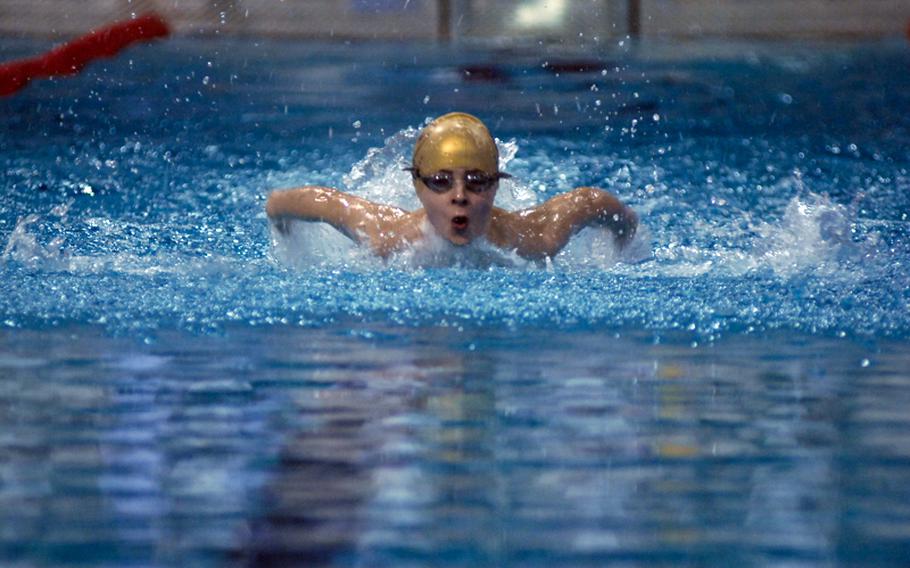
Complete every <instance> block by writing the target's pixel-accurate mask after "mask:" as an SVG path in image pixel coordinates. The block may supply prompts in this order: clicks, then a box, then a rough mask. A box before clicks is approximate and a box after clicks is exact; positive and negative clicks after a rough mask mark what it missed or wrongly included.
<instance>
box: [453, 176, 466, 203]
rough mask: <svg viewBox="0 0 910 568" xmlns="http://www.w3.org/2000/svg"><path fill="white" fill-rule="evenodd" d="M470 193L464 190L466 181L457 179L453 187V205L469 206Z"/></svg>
mask: <svg viewBox="0 0 910 568" xmlns="http://www.w3.org/2000/svg"><path fill="white" fill-rule="evenodd" d="M467 204H468V192H467V191H465V188H464V180H463V179H456V180H455V183H454V186H453V187H452V205H467Z"/></svg>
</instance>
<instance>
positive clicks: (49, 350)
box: [0, 39, 910, 566]
mask: <svg viewBox="0 0 910 568" xmlns="http://www.w3.org/2000/svg"><path fill="white" fill-rule="evenodd" d="M0 45H2V46H3V51H2V53H3V54H4V58H7V57H10V58H11V57H15V56H19V55H23V56H24V55H28V54H31V53H34V52H37V51H39V50H40V49H42V48H43V47H46V46H45V45H42V44H40V43H38V42H34V41H24V40H13V39H5V40H3V41H2V43H0ZM908 60H910V48H908V46H907V45H906V42H899V41H893V42H881V43H872V44H851V45H844V44H824V43H820V44H786V45H777V44H775V45H763V44H738V43H734V42H700V43H693V44H690V45H685V46H677V45H661V44H649V45H646V46H639V47H633V46H630V45H627V44H622V45H609V46H588V47H587V48H585V49H572V48H557V47H554V46H520V45H518V46H516V45H512V46H495V45H492V46H463V47H459V48H451V49H450V48H444V47H436V46H430V45H415V46H402V45H399V44H377V43H371V44H342V43H338V44H316V43H288V42H283V43H271V42H254V41H251V40H207V41H193V40H185V39H183V40H174V41H169V42H167V43H160V44H156V45H152V46H144V47H141V48H135V49H132V50H130V51H128V52H126V53H124V54H123V55H122V56H121V57H119V58H117V59H114V60H108V61H104V62H100V63H97V64H95V65H93V66H92V67H90V68H89V69H88V70H87V71H85V72H84V73H82V74H81V75H80V76H78V77H74V78H70V79H66V80H59V81H54V82H43V83H36V84H34V85H32V86H30V87H29V88H28V89H27V90H25V91H23V92H22V93H21V94H20V95H19V96H17V97H14V98H10V99H3V100H0V112H2V116H3V118H2V121H3V125H4V126H3V129H2V131H0V156H2V161H3V168H0V175H2V183H3V188H4V193H3V196H2V201H0V245H2V246H3V247H4V248H3V252H2V261H0V278H2V284H0V286H2V294H0V324H2V325H3V326H4V330H3V331H2V332H0V369H2V372H0V376H2V377H3V380H2V381H0V409H2V410H0V426H2V427H0V432H2V434H0V449H2V451H0V455H2V456H3V457H2V458H0V559H2V560H3V561H4V563H6V564H14V565H16V564H19V565H29V566H31V565H48V566H49V565H68V564H93V565H111V566H124V565H143V566H145V565H161V566H177V565H186V564H200V565H225V564H227V565H235V564H236V565H272V564H275V565H289V564H298V565H307V566H312V565H338V566H360V565H364V566H412V565H413V566H419V565H428V564H432V565H444V566H536V565H541V566H542V565H546V566H553V565H556V566H585V565H592V566H594V565H603V564H604V563H608V562H609V563H613V564H616V565H648V566H654V565H670V564H674V565H675V564H680V563H690V564H697V565H701V564H706V565H730V564H732V563H734V562H739V563H747V564H787V565H807V566H819V565H832V564H833V565H837V564H847V565H849V564H860V563H861V564H864V565H875V564H877V565H900V564H902V561H903V560H904V559H905V558H907V556H908V554H910V510H908V509H907V507H906V505H904V503H905V502H908V499H907V497H908V492H907V489H906V487H907V481H908V479H910V443H908V442H907V434H908V430H910V424H908V420H907V418H906V414H905V408H907V406H908V402H910V378H908V376H907V372H906V369H907V363H908V360H910V349H908V347H907V338H908V332H910V310H908V307H910V291H908V281H910V279H908V274H910V273H908V269H907V263H908V260H910V254H908V252H910V251H908V240H907V230H908V225H907V219H906V214H907V211H908V201H910V197H908V195H910V192H908V189H910V174H908V168H910V154H908V148H910V113H908V112H907V111H908V109H910V88H908V87H910V78H908V76H907V74H906V72H905V71H906V66H907V62H908ZM453 109H458V110H463V111H467V112H471V113H474V114H477V115H478V116H480V117H481V118H483V119H484V120H485V121H486V122H487V123H488V124H489V126H490V128H491V130H492V131H493V133H494V135H496V136H497V137H498V138H499V139H500V145H501V148H502V149H503V152H502V153H503V156H504V161H505V162H506V163H505V168H506V170H507V171H509V172H511V173H512V174H513V175H515V179H514V180H511V181H509V182H507V183H506V185H505V186H504V187H503V188H502V189H501V194H502V195H501V197H503V202H504V203H505V204H506V205H509V206H521V205H523V204H529V203H533V202H535V201H537V200H539V199H541V198H544V197H547V196H550V195H553V194H555V193H557V192H559V191H560V190H563V189H567V188H569V187H571V186H576V185H584V184H591V185H600V186H605V187H608V188H610V189H612V190H614V191H615V192H616V193H618V194H619V195H620V196H621V197H623V198H624V199H625V200H627V201H628V202H629V203H630V204H631V205H632V206H633V207H634V208H636V210H638V211H639V212H640V213H641V214H642V220H643V222H644V224H645V226H646V227H647V231H645V233H646V235H645V236H646V237H647V238H646V239H643V241H642V247H643V248H639V249H638V252H637V253H636V255H633V256H632V257H629V258H625V259H622V260H621V261H617V259H616V258H615V255H613V254H612V253H610V250H609V248H608V247H606V246H605V243H604V241H603V239H602V237H601V236H600V235H597V234H593V233H592V234H583V235H580V238H579V239H578V240H577V241H576V242H575V243H573V246H572V247H570V250H568V251H567V252H566V253H565V254H563V255H561V256H560V257H558V258H557V259H555V260H554V262H553V263H551V264H549V265H547V266H533V265H532V266H523V265H520V264H519V265H517V266H501V265H500V264H502V263H494V265H489V263H488V262H487V261H486V260H485V259H484V258H480V259H478V258H476V257H474V256H471V255H468V256H467V257H465V258H442V259H433V262H429V263H428V264H429V266H424V267H419V266H414V264H413V262H410V260H409V259H405V260H404V261H402V262H392V263H390V264H389V265H383V264H381V263H378V262H376V261H373V260H371V259H368V258H364V257H363V256H362V255H359V254H358V253H357V251H356V250H352V249H351V248H350V247H349V246H348V245H347V244H346V242H345V241H344V240H343V239H341V238H338V237H337V236H336V235H333V234H331V233H330V232H327V231H323V230H321V229H319V228H298V230H297V232H296V236H295V240H293V241H292V242H290V243H288V242H277V243H274V246H273V237H272V236H271V235H270V233H269V230H268V227H267V224H266V221H265V217H264V214H263V212H262V207H263V204H264V199H265V196H266V195H267V192H268V190H269V189H271V188H275V187H282V186H290V185H294V184H303V183H325V184H333V185H336V186H339V187H346V188H348V189H351V190H352V191H355V192H359V193H361V194H364V195H368V196H372V197H376V198H382V199H386V200H388V201H391V202H394V203H397V204H401V205H404V206H408V205H410V204H413V201H412V199H413V198H412V197H411V196H410V193H409V190H408V185H407V183H408V182H407V175H406V174H405V173H403V172H401V171H400V169H399V168H400V166H401V165H402V164H401V162H400V159H401V158H402V156H406V155H407V154H408V152H409V151H410V146H411V144H412V142H413V137H414V135H415V134H416V129H417V128H419V127H420V126H421V125H422V124H423V122H424V121H425V119H426V118H428V117H432V116H436V115H439V114H441V113H443V112H447V111H449V110H453ZM437 260H438V261H439V262H436V261H437ZM505 264H508V263H505Z"/></svg>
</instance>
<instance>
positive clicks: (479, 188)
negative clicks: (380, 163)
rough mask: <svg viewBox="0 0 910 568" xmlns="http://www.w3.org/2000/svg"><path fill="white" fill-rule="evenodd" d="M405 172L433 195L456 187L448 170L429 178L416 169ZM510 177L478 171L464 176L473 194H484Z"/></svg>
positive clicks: (505, 174) (468, 172) (471, 171)
mask: <svg viewBox="0 0 910 568" xmlns="http://www.w3.org/2000/svg"><path fill="white" fill-rule="evenodd" d="M404 170H405V171H408V172H411V175H412V176H414V179H419V180H420V181H422V182H423V184H424V185H425V186H427V187H428V188H429V189H430V191H432V192H433V193H445V192H447V191H449V190H450V189H452V187H454V185H455V174H454V173H452V172H450V171H448V170H440V171H438V172H436V173H435V174H432V175H429V176H422V175H420V171H419V170H418V169H417V168H414V167H410V168H404ZM510 177H512V176H511V175H509V174H507V173H505V172H496V173H495V174H493V175H489V174H487V173H484V172H481V171H478V170H470V171H467V172H465V174H464V186H465V189H467V190H468V191H470V192H471V193H484V192H486V191H489V190H490V189H492V187H493V186H494V185H496V183H497V182H498V181H499V180H501V179H508V178H510Z"/></svg>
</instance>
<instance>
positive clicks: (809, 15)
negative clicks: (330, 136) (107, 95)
mask: <svg viewBox="0 0 910 568" xmlns="http://www.w3.org/2000/svg"><path fill="white" fill-rule="evenodd" d="M77 6H78V8H77ZM149 10H154V11H157V12H159V13H161V14H163V15H165V16H166V17H167V18H168V19H169V20H170V21H171V22H172V23H173V25H174V28H175V29H176V30H177V31H178V32H179V33H183V34H211V35H220V34H229V35H232V34H240V35H266V36H286V37H306V38H319V39H333V38H334V39H339V40H349V39H405V40H421V39H423V40H426V39H443V40H448V39H476V38H483V39H486V38H494V39H517V38H534V39H546V40H571V41H576V42H577V41H582V42H583V41H591V40H595V41H596V40H601V39H608V38H612V37H624V36H626V35H640V36H642V37H692V36H727V37H729V36H739V37H743V36H746V37H775V38H789V37H843V36H857V37H877V36H896V35H904V34H906V33H907V31H908V30H907V28H908V23H910V3H907V2H906V1H904V0H863V1H857V0H765V1H763V2H752V1H746V0H308V1H306V2H274V1H272V0H233V1H227V0H181V1H179V2H178V1H165V0H85V1H83V2H79V3H78V4H77V3H73V2H71V1H68V0H34V1H32V0H28V1H26V0H2V1H0V33H2V34H24V35H41V36H51V37H56V36H69V35H74V34H79V33H83V32H84V31H86V30H88V29H92V28H94V27H97V26H99V25H101V24H103V23H105V22H110V21H112V20H120V19H126V18H129V17H131V15H133V14H138V13H141V12H145V11H149Z"/></svg>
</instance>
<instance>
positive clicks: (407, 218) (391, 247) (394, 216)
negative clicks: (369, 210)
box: [369, 205, 426, 258]
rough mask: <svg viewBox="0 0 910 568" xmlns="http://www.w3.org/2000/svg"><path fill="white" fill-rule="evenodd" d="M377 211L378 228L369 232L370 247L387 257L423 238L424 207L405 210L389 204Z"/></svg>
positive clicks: (376, 225)
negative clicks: (409, 210)
mask: <svg viewBox="0 0 910 568" xmlns="http://www.w3.org/2000/svg"><path fill="white" fill-rule="evenodd" d="M380 207H381V209H378V210H377V211H376V221H377V222H376V223H375V225H374V226H375V228H376V230H375V231H373V232H371V233H370V234H369V240H370V248H372V249H373V252H375V253H376V254H377V255H379V256H381V257H383V258H386V257H388V256H390V255H392V254H394V253H395V252H398V251H400V250H402V249H404V248H406V247H407V246H408V245H410V244H412V243H414V242H416V241H418V240H420V239H422V238H423V230H422V228H421V227H422V225H423V220H424V218H425V217H426V213H424V211H423V209H418V210H417V211H411V212H408V211H405V210H403V209H399V208H397V207H392V206H388V205H384V206H380Z"/></svg>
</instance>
